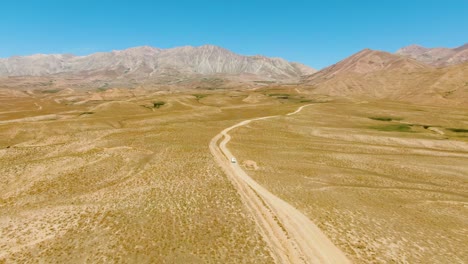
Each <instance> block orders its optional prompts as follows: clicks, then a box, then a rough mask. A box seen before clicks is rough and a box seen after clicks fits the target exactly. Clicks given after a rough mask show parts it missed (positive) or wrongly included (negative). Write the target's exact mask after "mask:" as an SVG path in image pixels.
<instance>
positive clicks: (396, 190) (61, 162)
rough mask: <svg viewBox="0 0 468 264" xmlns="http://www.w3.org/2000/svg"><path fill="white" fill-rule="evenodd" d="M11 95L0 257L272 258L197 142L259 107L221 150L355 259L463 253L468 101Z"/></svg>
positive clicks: (5, 111) (4, 124)
mask: <svg viewBox="0 0 468 264" xmlns="http://www.w3.org/2000/svg"><path fill="white" fill-rule="evenodd" d="M299 91H300V90H299ZM20 95H21V94H19V93H15V94H11V95H8V94H6V95H3V96H0V190H2V192H1V193H0V262H7V263H10V262H21V263H28V262H37V261H39V262H47V263H49V262H64V263H76V262H85V261H88V262H138V263H155V262H157V263H187V262H190V263H197V262H198V263H207V262H208V263H213V262H215V263H271V262H273V261H274V258H273V256H272V251H271V249H270V248H269V247H268V244H267V243H266V242H265V240H264V238H263V237H262V231H261V230H260V228H259V227H258V226H257V225H256V222H255V219H254V217H253V216H252V215H251V212H250V211H249V210H248V209H247V208H246V206H245V205H244V204H243V201H242V199H241V197H240V195H239V193H238V192H237V190H236V189H235V188H234V186H233V185H232V183H231V181H230V180H229V179H228V177H226V175H225V174H224V172H223V171H222V170H221V168H219V166H218V164H217V163H216V161H215V159H214V158H213V156H212V155H211V153H210V150H209V146H208V144H209V142H210V140H211V139H212V138H213V137H214V136H215V135H216V134H217V133H219V132H220V131H222V130H223V129H225V128H227V127H230V126H232V125H234V124H236V123H239V122H240V121H242V120H246V119H251V118H257V117H262V116H269V115H282V116H281V117H278V118H272V119H268V120H261V121H254V122H251V123H249V124H248V125H246V126H244V127H239V128H236V129H234V130H232V131H231V132H229V134H230V135H231V136H232V139H231V141H230V142H229V143H228V145H227V146H228V147H229V149H230V150H231V151H232V153H233V154H234V155H235V156H236V157H237V159H238V162H239V165H241V166H242V167H243V168H244V169H245V170H246V171H247V173H248V174H249V176H252V177H253V178H254V179H255V180H257V181H258V182H259V183H260V184H261V185H262V186H263V187H265V188H267V189H268V190H269V191H271V192H272V193H273V194H275V195H277V196H279V197H281V198H282V199H284V200H285V201H287V202H289V203H290V204H291V205H293V206H294V207H296V208H297V209H299V210H300V211H301V212H302V213H304V214H305V215H306V216H308V217H309V218H310V219H311V220H312V221H313V222H314V223H315V224H316V225H317V226H318V227H319V228H320V229H321V230H322V231H323V232H324V233H325V234H326V235H327V236H328V237H329V238H330V239H331V241H332V242H333V243H334V244H335V245H336V246H337V247H339V248H340V249H341V250H342V251H344V252H345V253H346V255H347V256H348V257H349V258H350V259H351V260H354V261H356V262H358V263H361V262H381V263H385V262H390V261H394V262H451V263H457V262H460V263H463V262H466V261H468V260H467V257H466V255H464V246H465V245H466V244H467V243H468V241H467V240H466V237H467V235H468V234H467V233H466V224H467V222H466V219H468V211H467V207H466V205H467V204H468V193H467V191H466V190H468V188H467V187H468V186H467V175H468V165H467V162H466V160H467V158H468V137H467V133H466V132H464V129H466V128H467V127H468V119H467V113H468V111H467V110H463V109H449V108H443V109H442V108H437V107H422V106H414V105H406V104H396V103H395V104H393V103H382V102H377V103H372V102H370V103H369V102H344V101H330V102H324V101H325V100H322V99H323V98H322V99H320V100H319V98H309V97H308V96H307V95H306V94H302V93H297V90H295V89H283V90H274V89H271V90H268V89H258V90H255V91H253V90H251V91H235V90H231V91H216V90H214V91H213V90H212V91H185V92H157V93H154V92H146V93H143V92H142V93H139V94H131V93H124V92H118V93H117V94H115V95H112V94H111V93H110V92H106V96H109V97H105V96H104V95H103V94H101V95H100V96H96V95H92V94H88V93H83V94H73V93H72V92H69V91H68V92H66V93H65V92H61V91H59V92H57V93H55V92H54V93H52V94H41V93H35V94H28V95H24V96H20ZM111 95H112V96H111ZM96 98H98V99H96ZM155 102H157V103H158V104H159V105H158V104H155ZM161 102H163V103H164V104H160V103H161ZM305 104H312V105H311V106H310V107H307V108H304V109H303V111H301V112H300V113H297V114H296V115H291V116H288V115H286V114H287V113H290V112H293V111H294V110H296V109H298V107H299V106H301V105H305ZM156 105H158V106H156ZM389 119H391V120H389Z"/></svg>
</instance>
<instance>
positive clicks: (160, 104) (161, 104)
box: [153, 101, 166, 108]
mask: <svg viewBox="0 0 468 264" xmlns="http://www.w3.org/2000/svg"><path fill="white" fill-rule="evenodd" d="M165 104H166V102H163V101H158V102H154V103H153V108H159V107H161V106H163V105H165Z"/></svg>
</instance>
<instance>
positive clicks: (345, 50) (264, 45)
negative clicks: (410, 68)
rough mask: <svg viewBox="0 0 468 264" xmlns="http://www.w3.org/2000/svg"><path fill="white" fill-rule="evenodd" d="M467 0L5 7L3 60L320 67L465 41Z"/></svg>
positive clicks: (0, 18)
mask: <svg viewBox="0 0 468 264" xmlns="http://www.w3.org/2000/svg"><path fill="white" fill-rule="evenodd" d="M467 14H468V1H467V0H446V1H442V0H440V1H434V0H425V1H422V0H406V1H400V0H394V1H390V0H374V1H371V0H369V1H364V0H362V1H357V0H356V1H344V0H343V1H338V0H332V1H313V0H309V1H299V0H289V1H274V0H269V1H267V0H237V1H228V0H217V1H215V0H212V1H208V0H199V1H188V0H180V1H177V0H172V1H169V0H166V1H157V0H154V1H149V0H132V1H119V0H113V1H110V0H94V1H91V0H67V1H65V0H60V1H59V0H41V1H37V0H29V1H25V0H5V1H2V2H1V3H0V57H9V56H13V55H30V54H34V53H73V54H77V55H84V54H89V53H93V52H97V51H110V50H115V49H124V48H128V47H133V46H142V45H150V46H155V47H160V48H170V47H175V46H183V45H192V46H199V45H203V44H214V45H219V46H222V47H225V48H227V49H230V50H232V51H234V52H237V53H240V54H244V55H255V54H262V55H266V56H272V57H283V58H285V59H287V60H290V61H298V62H302V63H305V64H307V65H310V66H312V67H316V68H322V67H325V66H327V65H330V64H333V63H335V62H337V61H339V60H341V59H343V58H345V57H347V56H349V55H351V54H353V53H355V52H357V51H359V50H361V49H363V48H371V49H378V50H385V51H390V52H394V51H396V50H397V49H398V48H400V47H402V46H406V45H409V44H413V43H417V44H421V45H424V46H428V47H436V46H447V47H455V46H459V45H462V44H464V43H466V42H468V15H467Z"/></svg>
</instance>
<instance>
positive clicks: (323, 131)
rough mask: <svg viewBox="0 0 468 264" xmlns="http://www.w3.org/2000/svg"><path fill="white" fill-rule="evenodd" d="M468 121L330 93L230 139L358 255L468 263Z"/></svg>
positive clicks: (258, 172)
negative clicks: (338, 97) (328, 97)
mask: <svg viewBox="0 0 468 264" xmlns="http://www.w3.org/2000/svg"><path fill="white" fill-rule="evenodd" d="M467 128H468V111H467V110H466V108H458V109H457V108H453V107H450V108H449V107H435V106H420V105H411V104H402V103H396V102H393V103H392V102H389V101H385V102H384V101H375V102H368V101H359V100H354V101H344V100H330V101H329V102H324V103H317V104H313V105H311V106H308V107H306V108H304V110H303V111H301V112H300V113H298V114H296V115H293V116H283V117H277V118H272V119H268V120H261V121H256V122H252V123H250V124H248V125H247V126H244V127H241V128H238V129H236V130H235V131H233V132H231V136H232V139H231V141H230V143H229V145H228V147H229V148H230V149H231V151H232V152H233V154H234V155H236V156H237V158H238V160H239V162H240V163H241V164H243V166H244V168H245V169H246V170H247V171H248V173H249V175H251V176H252V177H254V179H255V180H257V181H258V182H259V183H260V184H262V185H264V186H265V187H266V188H267V189H269V190H270V191H271V192H273V193H275V194H277V195H278V196H280V197H281V198H282V199H284V200H286V201H288V202H289V203H290V204H292V205H293V206H295V207H296V208H298V209H299V210H301V211H302V212H304V213H305V214H306V215H307V216H308V217H310V219H312V220H313V222H314V223H315V224H317V225H318V226H319V227H320V229H321V230H322V231H323V232H325V233H326V234H327V235H328V236H329V237H330V239H331V240H332V241H333V242H334V244H335V245H337V246H338V247H339V248H341V249H342V250H344V251H345V252H346V253H347V255H348V256H349V257H350V258H351V259H352V260H354V261H355V262H356V263H466V261H468V255H467V254H466V245H467V244H468V239H467V237H468V233H467V219H468V208H467V205H468V191H467V190H468V162H467V160H468V133H467V132H468V129H467Z"/></svg>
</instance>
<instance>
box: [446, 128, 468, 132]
mask: <svg viewBox="0 0 468 264" xmlns="http://www.w3.org/2000/svg"><path fill="white" fill-rule="evenodd" d="M447 129H448V130H450V131H452V132H455V133H468V129H464V128H447Z"/></svg>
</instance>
